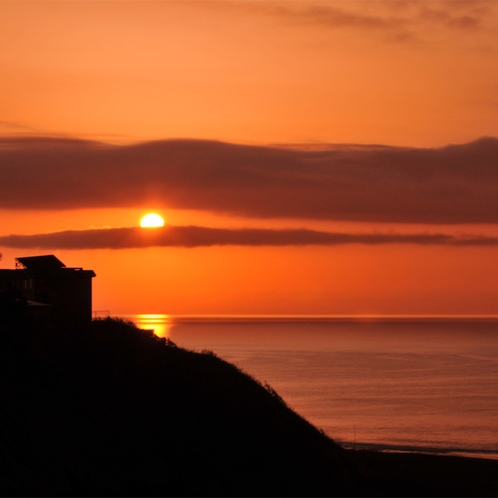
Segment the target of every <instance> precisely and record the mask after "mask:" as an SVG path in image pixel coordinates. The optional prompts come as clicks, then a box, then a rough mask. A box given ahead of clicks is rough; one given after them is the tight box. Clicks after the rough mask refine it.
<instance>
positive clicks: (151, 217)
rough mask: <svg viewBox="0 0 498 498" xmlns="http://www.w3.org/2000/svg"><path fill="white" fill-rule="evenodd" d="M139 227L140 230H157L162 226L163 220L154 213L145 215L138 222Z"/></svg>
mask: <svg viewBox="0 0 498 498" xmlns="http://www.w3.org/2000/svg"><path fill="white" fill-rule="evenodd" d="M140 226H141V227H142V228H157V227H163V226H164V218H163V217H162V216H160V215H159V214H156V213H149V214H146V215H145V216H144V217H143V218H142V219H141V220H140Z"/></svg>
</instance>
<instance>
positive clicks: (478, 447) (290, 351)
mask: <svg viewBox="0 0 498 498" xmlns="http://www.w3.org/2000/svg"><path fill="white" fill-rule="evenodd" d="M122 317H123V318H125V319H129V320H131V321H134V322H135V323H136V324H137V325H138V326H139V327H141V328H145V329H154V330H155V333H156V334H158V335H160V336H165V337H169V338H170V339H171V340H173V341H174V342H175V343H176V344H177V345H178V346H181V347H185V348H188V349H193V350H197V351H202V350H206V349H207V350H211V351H213V352H215V353H216V354H217V355H218V356H220V357H222V358H224V359H225V360H227V361H230V362H231V363H234V364H235V365H237V366H238V367H240V368H242V369H243V370H244V371H246V372H247V373H249V374H250V375H252V376H253V377H255V378H256V379H258V380H259V381H261V382H268V383H269V384H270V385H271V386H272V387H273V388H274V389H275V390H276V391H277V392H278V393H279V394H280V396H281V397H282V398H283V399H284V400H285V401H286V403H287V404H288V405H289V406H290V407H291V408H292V409H294V410H295V411H296V412H297V413H299V414H300V415H302V416H303V417H305V418H306V419H307V420H309V421H310V422H311V423H313V424H314V425H315V426H317V427H319V428H321V429H323V430H324V431H325V432H326V433H327V434H328V435H329V436H330V437H332V438H333V439H334V440H336V441H337V442H339V443H341V444H342V445H343V446H345V447H356V448H358V449H360V448H367V449H377V450H385V451H415V452H429V453H444V454H461V455H467V456H471V455H474V456H480V457H486V458H498V319H497V318H494V319H490V318H487V319H483V318H480V319H477V318H473V319H471V318H467V319H449V318H440V319H435V318H425V319H422V318H420V319H414V318H404V319H402V318H396V319H393V318H391V319H387V318H384V319H367V318H362V319H359V318H337V317H336V318H331V317H175V316H168V315H127V316H122Z"/></svg>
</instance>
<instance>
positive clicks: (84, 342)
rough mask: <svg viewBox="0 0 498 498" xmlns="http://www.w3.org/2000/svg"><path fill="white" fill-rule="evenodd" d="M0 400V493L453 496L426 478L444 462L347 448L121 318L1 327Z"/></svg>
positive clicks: (211, 359)
mask: <svg viewBox="0 0 498 498" xmlns="http://www.w3.org/2000/svg"><path fill="white" fill-rule="evenodd" d="M0 406H1V407H2V408H1V409H0V494H1V495H3V496H7V495H8V496H27V495H36V496H48V495H50V496H61V495H65V496H97V495H99V496H102V495H106V496H137V495H141V496H179V495H181V496H228V495H230V496H360V495H362V496H372V495H374V496H383V495H393V496H394V495H405V496H406V495H411V494H413V493H414V494H415V495H417V494H426V495H430V494H433V493H432V492H433V491H434V490H437V491H438V493H437V494H443V495H444V494H448V495H450V494H455V493H454V492H453V491H454V488H452V487H451V486H449V485H443V486H442V487H441V486H440V487H437V486H436V485H435V484H434V483H435V482H436V484H437V482H442V483H446V481H447V480H448V479H447V478H448V476H449V475H451V472H452V470H448V469H446V470H445V471H444V472H446V473H445V474H444V475H442V476H441V478H440V479H439V480H438V479H436V480H434V479H433V478H431V480H428V479H426V478H424V476H425V475H426V472H424V471H423V468H424V465H425V464H423V463H420V462H418V463H417V464H416V465H415V464H414V463H413V462H411V463H410V462H408V463H407V465H404V464H403V460H400V459H399V458H397V457H395V461H394V460H383V459H382V458H383V457H382V456H381V455H380V456H379V455H376V454H373V453H363V452H362V453H360V452H358V453H356V452H346V451H344V450H343V449H342V448H341V447H340V446H339V445H337V444H336V443H335V442H334V441H332V440H331V439H330V438H328V437H327V436H326V435H324V434H323V433H322V432H320V431H319V430H317V429H316V428H315V427H313V426H312V425H311V424H310V423H308V422H307V421H306V420H304V419H303V418H302V417H300V416H299V415H297V414H296V413H295V412H293V411H292V410H291V409H289V408H288V407H287V406H286V405H285V403H284V401H283V400H282V399H281V398H280V397H279V396H278V394H276V393H275V391H273V389H271V387H269V386H264V385H262V384H260V383H259V382H257V381H256V380H254V379H252V378H251V377H250V376H248V375H246V374H245V373H244V372H242V371H240V370H239V369H238V368H236V367H235V366H233V365H231V364H229V363H227V362H226V361H224V360H222V359H220V358H218V357H216V356H215V355H214V354H213V353H209V352H203V353H196V352H192V351H187V350H185V349H182V348H178V347H176V346H175V345H174V344H173V343H171V342H170V341H168V340H166V339H161V338H158V337H156V336H154V335H153V334H151V333H148V332H145V331H142V330H139V329H137V328H136V327H135V326H134V325H133V324H130V323H127V322H123V321H121V320H114V319H106V320H98V321H94V322H93V323H92V324H91V325H89V326H87V327H85V328H79V329H74V330H69V329H57V330H47V331H43V332H41V331H38V330H36V328H32V327H22V328H16V327H15V326H12V324H9V325H8V326H4V327H3V328H0ZM390 457H392V456H388V457H387V458H388V459H389V458H390ZM440 460H441V459H439V460H438V461H440ZM457 460H458V461H459V462H462V461H464V460H466V459H457ZM445 461H446V462H448V460H447V459H446V460H445ZM396 462H397V464H396ZM400 462H401V463H400ZM424 462H427V460H424ZM493 464H494V466H493ZM497 464H498V462H490V465H491V467H490V468H484V467H483V466H482V464H481V465H480V466H479V469H478V470H475V471H474V474H473V476H474V477H476V476H478V475H480V474H479V472H481V473H482V474H483V476H484V477H483V476H481V477H479V479H480V480H481V482H484V481H486V479H485V477H486V475H488V473H489V472H495V475H496V470H497V469H498V465H497ZM415 466H416V467H417V469H419V470H420V472H418V473H417V472H416V471H415V472H411V471H410V468H411V467H413V468H415ZM450 467H451V469H454V465H453V466H451V465H450ZM431 468H436V467H434V465H431ZM465 468H467V467H465ZM407 469H408V470H407ZM421 469H422V470H421ZM415 470H416V469H415ZM458 472H459V474H461V473H462V472H461V469H460V470H459V471H458ZM476 472H477V473H476ZM470 477H472V476H470ZM469 479H470V478H469ZM489 481H490V479H489V477H488V479H487V481H486V482H484V485H483V486H484V487H482V486H481V488H478V487H477V488H476V486H474V487H473V488H472V489H473V490H474V491H475V490H476V489H477V491H478V494H479V493H481V494H482V495H486V493H488V492H489V494H490V496H491V495H492V494H493V492H496V490H497V488H496V487H495V488H493V487H492V486H491V487H490V483H489ZM469 482H470V483H472V482H473V481H472V480H469ZM462 489H463V490H465V488H464V487H463V488H462V486H461V485H460V487H459V488H458V489H457V491H458V490H460V491H462ZM456 494H458V493H456ZM470 494H475V493H470Z"/></svg>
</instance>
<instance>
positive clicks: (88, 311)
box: [0, 255, 95, 324]
mask: <svg viewBox="0 0 498 498" xmlns="http://www.w3.org/2000/svg"><path fill="white" fill-rule="evenodd" d="M93 277H95V273H94V272H93V271H92V270H83V269H82V268H67V267H66V266H65V265H64V263H62V262H61V261H60V260H59V259H57V258H56V257H55V256H53V255H47V256H31V257H26V258H16V268H15V269H14V270H10V269H9V270H0V293H3V295H10V296H13V297H14V298H15V299H16V300H17V301H19V300H22V301H23V302H24V303H25V305H26V308H27V310H28V312H29V314H30V315H31V316H33V317H35V318H36V319H38V320H45V321H46V322H50V323H51V324H59V323H73V324H81V323H85V322H90V321H91V319H92V278H93Z"/></svg>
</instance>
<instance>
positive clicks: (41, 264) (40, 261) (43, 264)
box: [16, 254, 66, 271]
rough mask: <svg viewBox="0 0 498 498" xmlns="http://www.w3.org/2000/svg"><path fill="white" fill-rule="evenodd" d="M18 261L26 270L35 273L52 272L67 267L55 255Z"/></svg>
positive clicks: (18, 259) (19, 259)
mask: <svg viewBox="0 0 498 498" xmlns="http://www.w3.org/2000/svg"><path fill="white" fill-rule="evenodd" d="M16 260H17V261H18V262H19V263H21V264H22V265H23V266H24V268H26V269H28V270H34V271H40V270H44V271H52V270H58V269H60V268H65V267H66V265H65V264H64V263H63V262H62V261H60V260H59V259H57V258H56V257H55V256H54V255H53V254H49V255H47V256H28V257H25V258H16Z"/></svg>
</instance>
